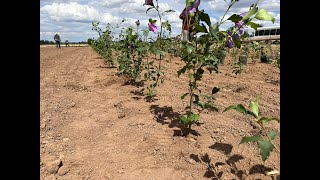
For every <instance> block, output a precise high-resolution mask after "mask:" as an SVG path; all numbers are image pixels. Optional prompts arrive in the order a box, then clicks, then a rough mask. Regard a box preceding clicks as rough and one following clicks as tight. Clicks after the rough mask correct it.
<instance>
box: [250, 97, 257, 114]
mask: <svg viewBox="0 0 320 180" xmlns="http://www.w3.org/2000/svg"><path fill="white" fill-rule="evenodd" d="M250 108H251V111H252V112H253V114H254V115H255V117H256V118H257V117H259V98H258V97H256V100H255V101H250Z"/></svg>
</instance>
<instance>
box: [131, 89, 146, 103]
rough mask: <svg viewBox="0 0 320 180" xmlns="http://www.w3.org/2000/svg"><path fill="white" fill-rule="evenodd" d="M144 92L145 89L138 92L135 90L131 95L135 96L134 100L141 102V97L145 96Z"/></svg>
mask: <svg viewBox="0 0 320 180" xmlns="http://www.w3.org/2000/svg"><path fill="white" fill-rule="evenodd" d="M143 91H144V88H142V89H140V90H139V89H138V90H135V91H130V93H131V94H133V95H135V96H134V97H131V98H132V99H135V100H139V99H141V96H144V95H143Z"/></svg>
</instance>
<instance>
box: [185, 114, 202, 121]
mask: <svg viewBox="0 0 320 180" xmlns="http://www.w3.org/2000/svg"><path fill="white" fill-rule="evenodd" d="M199 118H200V115H199V114H192V115H191V116H189V118H188V119H190V121H197V120H198V119H199Z"/></svg>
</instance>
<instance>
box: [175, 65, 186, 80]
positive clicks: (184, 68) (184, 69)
mask: <svg viewBox="0 0 320 180" xmlns="http://www.w3.org/2000/svg"><path fill="white" fill-rule="evenodd" d="M187 67H188V65H185V66H184V67H183V68H181V69H180V70H179V71H177V72H178V77H179V76H180V75H181V74H184V73H185V72H186V70H187Z"/></svg>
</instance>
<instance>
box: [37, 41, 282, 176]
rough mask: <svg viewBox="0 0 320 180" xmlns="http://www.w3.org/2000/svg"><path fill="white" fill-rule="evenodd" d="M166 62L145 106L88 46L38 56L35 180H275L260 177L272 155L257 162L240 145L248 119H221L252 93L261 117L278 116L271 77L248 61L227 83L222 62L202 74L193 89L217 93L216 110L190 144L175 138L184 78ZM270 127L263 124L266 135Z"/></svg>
mask: <svg viewBox="0 0 320 180" xmlns="http://www.w3.org/2000/svg"><path fill="white" fill-rule="evenodd" d="M166 60H167V61H164V65H165V66H166V67H167V69H165V70H164V72H165V74H166V78H165V81H164V83H163V84H162V85H161V86H160V87H159V88H158V89H157V90H158V93H157V99H158V100H156V101H154V102H146V100H145V99H144V97H145V94H146V92H147V88H146V85H144V86H140V87H137V86H133V85H130V84H126V83H125V82H126V81H125V78H123V77H118V76H116V75H115V74H116V72H117V69H116V68H105V67H106V65H105V64H104V60H103V59H101V58H100V57H99V56H98V54H97V53H96V52H95V51H94V50H93V49H92V48H90V47H70V48H66V47H62V48H61V49H56V48H55V47H42V48H40V98H41V101H40V120H41V127H40V128H41V129H40V159H41V161H40V179H41V180H44V179H59V180H64V179H72V180H87V179H112V180H117V179H123V180H140V179H146V180H165V179H179V180H180V179H181V180H191V179H215V178H214V170H212V167H211V166H215V171H216V174H218V175H221V179H226V180H229V179H246V180H251V179H252V180H253V179H263V180H269V179H270V180H271V179H280V176H278V177H276V178H275V177H271V176H267V175H265V173H266V172H267V171H270V170H278V171H280V153H279V152H277V151H275V150H274V151H273V152H272V153H271V155H270V157H269V159H267V160H266V161H265V162H263V161H262V159H261V157H260V156H259V149H258V147H257V145H256V144H253V143H248V144H240V145H239V143H240V141H241V138H242V137H243V136H249V135H251V134H252V132H253V126H252V125H251V124H250V121H249V119H250V118H251V117H250V116H244V115H242V114H240V113H238V112H235V111H228V112H222V111H223V110H224V109H225V108H226V107H228V106H229V105H232V104H239V103H241V104H243V105H244V106H245V107H248V104H249V100H254V99H255V97H256V95H259V97H260V103H259V105H260V109H261V114H262V115H264V116H267V117H278V118H279V116H280V70H279V69H278V68H277V67H275V66H274V65H272V64H263V63H260V62H256V63H255V64H253V63H251V61H250V59H249V60H248V61H249V63H248V66H247V68H246V72H244V73H242V74H240V75H233V74H232V73H231V71H232V69H231V67H230V65H228V63H229V62H230V61H231V58H230V57H229V56H228V57H227V58H226V60H225V65H221V66H220V67H219V69H220V71H221V73H220V74H215V73H214V74H212V75H209V74H208V73H207V74H206V75H204V77H203V80H202V81H201V82H200V83H199V84H200V88H201V89H202V90H203V92H207V93H209V92H210V90H211V89H212V87H214V86H216V87H219V88H221V89H220V91H219V92H218V93H217V94H215V96H214V97H215V99H216V100H215V104H216V105H217V106H218V107H219V111H218V112H203V113H202V114H201V118H200V121H199V122H200V125H199V126H193V129H194V130H196V131H197V132H198V133H199V134H200V135H199V136H194V135H190V136H189V137H181V136H174V133H177V132H179V130H180V129H179V127H177V126H178V125H179V123H178V120H177V118H178V116H179V115H180V114H183V112H184V108H185V106H186V105H187V102H186V101H185V100H180V96H181V94H183V93H184V92H187V88H188V83H187V82H188V80H187V77H186V75H181V76H180V78H178V77H177V70H179V68H181V67H183V64H184V63H183V62H182V61H181V60H180V59H179V58H177V57H175V58H173V59H172V60H171V61H169V58H166ZM279 127H280V124H279V123H277V122H271V123H270V124H268V125H267V127H266V128H267V129H268V130H271V129H275V130H277V131H278V132H280V128H279ZM275 145H276V146H277V147H279V146H280V137H279V136H278V137H277V138H276V139H275ZM55 161H56V162H55ZM208 161H210V163H208ZM209 164H210V167H211V168H210V167H209Z"/></svg>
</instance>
